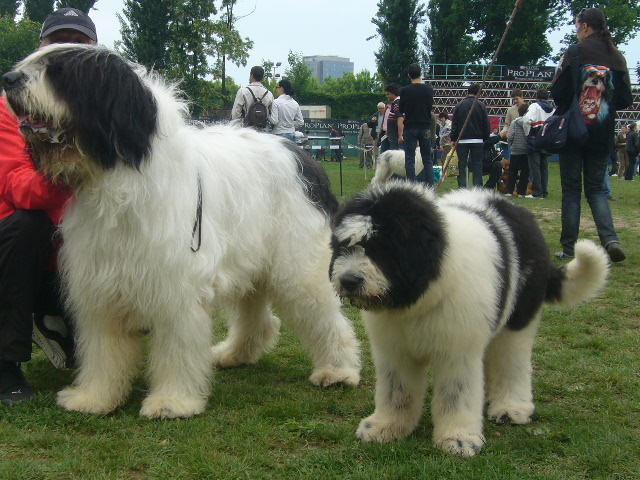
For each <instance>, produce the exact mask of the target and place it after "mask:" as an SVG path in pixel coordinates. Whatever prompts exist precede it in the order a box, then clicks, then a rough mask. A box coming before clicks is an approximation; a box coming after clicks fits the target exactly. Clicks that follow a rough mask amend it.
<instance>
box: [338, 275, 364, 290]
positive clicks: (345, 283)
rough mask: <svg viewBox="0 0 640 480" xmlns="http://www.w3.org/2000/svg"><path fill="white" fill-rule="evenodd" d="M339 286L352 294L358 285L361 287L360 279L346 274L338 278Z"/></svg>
mask: <svg viewBox="0 0 640 480" xmlns="http://www.w3.org/2000/svg"><path fill="white" fill-rule="evenodd" d="M340 285H341V286H342V288H344V289H345V290H346V291H347V292H354V291H355V290H357V289H358V287H360V285H362V277H358V276H357V275H351V274H350V273H347V274H345V275H343V276H341V277H340Z"/></svg>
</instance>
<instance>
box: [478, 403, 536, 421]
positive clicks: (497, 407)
mask: <svg viewBox="0 0 640 480" xmlns="http://www.w3.org/2000/svg"><path fill="white" fill-rule="evenodd" d="M534 410H535V407H534V405H533V403H532V402H510V403H494V402H492V403H490V404H489V408H488V409H487V417H488V418H489V420H493V421H494V422H496V423H513V424H514V425H526V424H527V423H530V422H531V415H533V411H534Z"/></svg>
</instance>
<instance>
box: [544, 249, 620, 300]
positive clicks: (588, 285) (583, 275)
mask: <svg viewBox="0 0 640 480" xmlns="http://www.w3.org/2000/svg"><path fill="white" fill-rule="evenodd" d="M608 274H609V257H608V256H607V252H605V250H604V248H602V247H600V246H598V245H596V244H595V243H593V242H592V241H590V240H579V241H578V242H577V243H576V246H575V258H574V259H573V260H571V261H570V262H569V263H568V264H567V265H565V266H563V267H560V268H558V267H554V270H553V271H552V273H551V278H549V282H548V284H547V298H546V300H547V302H551V303H557V304H559V305H562V306H571V305H576V304H578V303H580V302H584V301H585V300H588V299H589V298H591V297H593V296H595V295H596V294H597V293H598V291H600V290H601V289H602V288H603V287H604V286H605V284H606V283H607V275H608Z"/></svg>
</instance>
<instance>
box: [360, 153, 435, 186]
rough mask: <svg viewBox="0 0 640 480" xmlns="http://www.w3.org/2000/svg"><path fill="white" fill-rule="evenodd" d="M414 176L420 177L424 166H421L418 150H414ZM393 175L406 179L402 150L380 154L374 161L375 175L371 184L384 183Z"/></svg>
mask: <svg viewBox="0 0 640 480" xmlns="http://www.w3.org/2000/svg"><path fill="white" fill-rule="evenodd" d="M415 161H416V175H420V173H421V172H422V170H423V169H424V166H423V165H422V155H421V154H420V149H419V148H417V149H416V158H415ZM393 175H399V176H401V177H406V176H407V172H406V170H405V168H404V150H387V151H386V152H384V153H382V154H380V155H379V156H378V158H377V160H376V173H375V175H374V176H373V178H372V179H371V183H374V184H375V183H384V182H386V181H388V180H389V179H390V178H391V177H392V176H393Z"/></svg>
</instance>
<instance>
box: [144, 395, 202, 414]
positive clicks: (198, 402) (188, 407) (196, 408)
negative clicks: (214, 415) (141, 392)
mask: <svg viewBox="0 0 640 480" xmlns="http://www.w3.org/2000/svg"><path fill="white" fill-rule="evenodd" d="M206 405H207V400H206V398H198V397H168V396H164V395H153V394H151V395H149V396H148V397H147V398H145V399H144V401H143V402H142V408H141V409H140V415H142V416H143V417H147V418H187V417H192V416H193V415H198V414H199V413H202V412H204V409H205V407H206Z"/></svg>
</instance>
